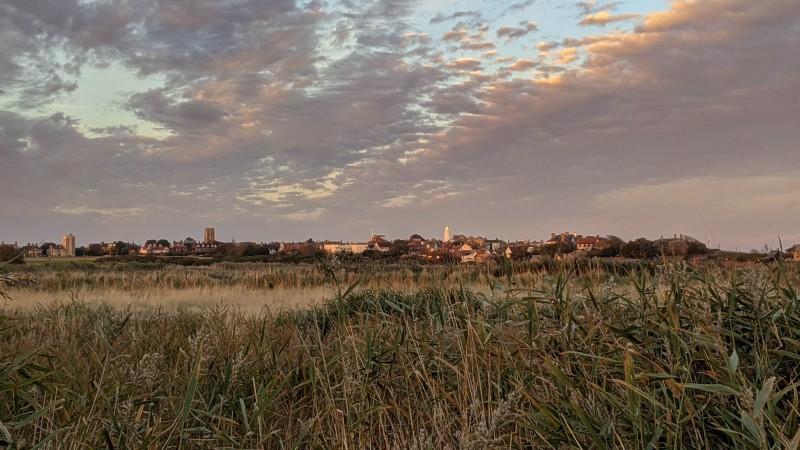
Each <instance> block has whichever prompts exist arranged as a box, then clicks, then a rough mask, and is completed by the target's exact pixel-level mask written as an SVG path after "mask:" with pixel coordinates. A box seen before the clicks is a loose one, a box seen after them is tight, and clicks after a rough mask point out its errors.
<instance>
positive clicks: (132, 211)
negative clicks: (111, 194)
mask: <svg viewBox="0 0 800 450" xmlns="http://www.w3.org/2000/svg"><path fill="white" fill-rule="evenodd" d="M144 210H145V209H144V208H107V209H101V208H94V207H91V206H62V205H58V206H56V207H55V208H53V212H57V213H60V214H70V215H73V216H83V215H91V214H99V215H101V216H107V217H113V218H126V217H131V216H136V215H139V214H141V213H142V212H144Z"/></svg>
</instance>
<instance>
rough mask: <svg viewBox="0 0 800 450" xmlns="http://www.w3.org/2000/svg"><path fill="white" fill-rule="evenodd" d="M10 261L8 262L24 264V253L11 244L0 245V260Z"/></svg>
mask: <svg viewBox="0 0 800 450" xmlns="http://www.w3.org/2000/svg"><path fill="white" fill-rule="evenodd" d="M5 261H10V264H25V254H24V253H23V252H22V250H18V249H16V248H14V246H13V245H0V262H5Z"/></svg>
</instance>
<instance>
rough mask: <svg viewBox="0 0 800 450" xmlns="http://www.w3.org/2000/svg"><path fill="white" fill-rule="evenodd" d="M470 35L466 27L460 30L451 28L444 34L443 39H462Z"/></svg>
mask: <svg viewBox="0 0 800 450" xmlns="http://www.w3.org/2000/svg"><path fill="white" fill-rule="evenodd" d="M468 35H469V30H466V29H463V28H461V29H458V30H450V31H448V32H447V33H445V34H444V35H442V40H443V41H456V42H457V41H460V40H462V39H464V38H465V37H467V36H468Z"/></svg>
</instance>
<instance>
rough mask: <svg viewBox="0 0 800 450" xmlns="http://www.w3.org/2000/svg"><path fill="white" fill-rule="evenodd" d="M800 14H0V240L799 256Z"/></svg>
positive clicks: (156, 10) (740, 8)
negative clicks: (474, 241) (697, 246)
mask: <svg viewBox="0 0 800 450" xmlns="http://www.w3.org/2000/svg"><path fill="white" fill-rule="evenodd" d="M798 48H800V2H798V1H796V0H771V1H768V2H753V1H752V0H702V1H690V0H673V1H667V0H637V1H619V2H607V1H602V0H588V1H582V2H578V1H567V0H562V1H556V0H526V1H520V0H510V1H505V0H482V1H473V0H468V1H464V0H461V1H449V0H430V1H413V0H339V1H330V2H323V1H318V0H302V1H293V0H226V1H219V0H0V239H1V240H4V241H6V242H13V241H18V242H20V243H27V242H42V241H58V240H59V239H60V236H61V235H63V234H66V233H73V234H75V235H76V237H77V243H78V245H87V244H89V243H90V242H100V241H105V242H108V241H116V240H124V241H134V242H137V243H141V242H143V241H144V240H146V239H160V238H166V239H170V240H179V239H184V238H186V237H194V238H195V239H197V238H200V237H202V231H203V228H204V227H215V228H216V230H217V239H220V240H225V241H228V240H232V239H235V240H236V241H239V242H241V241H254V242H262V241H266V242H269V241H299V240H305V239H307V238H309V237H311V238H313V239H315V240H324V239H329V240H340V239H341V240H354V241H355V240H366V239H368V238H369V236H370V227H374V230H375V232H376V233H379V234H384V235H386V236H387V237H388V238H390V239H397V238H407V237H408V236H410V235H411V234H414V233H418V234H421V235H422V236H423V237H426V238H432V237H439V238H440V237H441V236H442V232H443V229H444V227H445V226H446V225H449V226H450V228H451V229H452V231H453V233H455V234H465V235H481V236H485V237H488V238H501V239H506V240H518V239H531V240H540V239H546V238H548V237H549V235H550V233H551V232H560V231H573V232H577V233H580V234H584V235H595V234H597V235H601V236H602V235H607V234H614V235H617V236H620V237H621V238H623V239H625V240H632V239H636V238H638V237H647V238H649V239H656V238H658V237H660V236H662V235H664V236H671V235H673V234H676V233H683V234H688V235H691V236H694V237H696V238H698V239H700V240H701V241H703V242H706V241H707V240H708V239H709V234H710V242H711V246H712V247H714V248H717V247H721V248H724V249H731V250H733V249H739V250H743V251H749V250H751V249H763V248H764V247H765V246H768V247H772V248H777V247H778V246H779V245H780V244H779V239H780V243H782V244H783V245H784V247H788V246H790V245H792V244H795V243H800V148H798V145H799V143H800V77H798V74H800V51H798V50H797V49H798Z"/></svg>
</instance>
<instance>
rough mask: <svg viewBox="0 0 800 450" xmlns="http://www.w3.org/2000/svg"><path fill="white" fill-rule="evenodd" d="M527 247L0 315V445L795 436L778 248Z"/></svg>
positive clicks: (577, 442) (786, 439)
mask: <svg viewBox="0 0 800 450" xmlns="http://www.w3.org/2000/svg"><path fill="white" fill-rule="evenodd" d="M529 264H530V265H527V266H526V265H515V264H512V263H511V261H509V260H504V261H503V263H502V264H500V265H499V266H497V267H495V268H492V269H488V270H487V269H486V268H474V272H472V271H465V272H458V271H452V272H450V275H449V276H450V277H451V280H452V282H446V281H444V280H443V279H442V280H441V281H440V282H439V284H438V285H437V284H436V282H435V281H431V282H426V281H425V277H427V276H432V277H440V276H441V275H442V273H447V271H446V269H447V268H444V269H445V271H444V272H441V273H440V272H435V271H434V270H438V269H439V267H438V266H437V268H431V267H426V268H423V267H418V271H416V272H415V270H417V269H411V268H408V269H407V270H408V272H403V270H406V269H403V268H402V267H393V268H391V269H385V271H384V272H381V271H380V270H378V269H376V268H371V269H364V268H362V269H361V270H362V273H357V274H355V275H352V274H351V273H350V270H351V269H352V270H357V268H356V267H346V268H342V267H338V266H333V265H321V266H311V267H304V268H303V270H305V271H306V272H303V273H300V274H298V277H299V278H298V280H300V279H321V280H322V281H321V282H324V283H329V284H333V285H335V286H339V289H338V290H337V293H336V294H335V295H334V296H333V297H332V298H331V299H330V300H328V301H327V302H325V303H323V304H320V305H317V306H315V307H312V308H308V309H303V310H289V311H282V312H263V313H261V314H259V315H253V314H243V313H242V312H240V311H237V310H235V309H233V308H230V307H228V306H226V305H217V306H215V307H210V308H206V309H204V310H203V311H201V312H198V313H191V312H188V311H177V312H174V313H165V312H163V311H149V312H148V311H132V310H130V309H118V308H111V307H109V306H107V305H103V304H88V303H86V302H83V301H80V300H71V301H61V302H55V303H52V304H49V305H46V306H41V307H39V308H38V309H36V310H35V311H33V312H30V313H26V314H19V315H17V316H16V317H14V318H13V319H5V320H4V321H3V322H0V355H1V356H0V446H6V447H8V448H15V449H16V448H32V447H33V446H37V447H38V448H51V447H52V448H56V447H57V448H78V447H80V448H86V447H89V448H109V449H110V448H114V449H120V448H211V447H223V448H289V447H291V448H306V447H312V448H374V447H380V448H641V449H645V448H713V447H719V448H748V449H749V448H754V449H761V448H794V449H796V448H798V446H799V444H800V423H799V422H798V411H797V408H796V405H797V404H798V403H800V398H798V397H799V396H800V390H798V386H800V365H799V363H798V361H800V305H799V304H798V295H797V289H798V286H800V273H799V272H798V267H797V266H788V265H784V264H783V263H780V262H779V263H777V264H773V265H771V266H767V265H765V264H761V265H749V266H743V267H737V266H732V265H731V266H717V265H711V264H709V265H705V266H701V267H698V268H693V267H691V266H688V265H686V264H685V263H676V264H668V263H663V264H656V263H654V264H652V265H649V266H635V265H630V266H624V267H621V268H620V267H617V268H616V269H614V268H612V267H610V266H609V267H599V266H592V265H590V264H588V263H587V264H583V265H581V264H563V265H562V264H555V263H552V262H551V263H547V264H552V265H550V266H548V265H533V263H529ZM236 267H237V266H236V265H231V266H222V267H220V266H215V267H211V268H206V269H203V270H210V271H214V270H219V271H223V272H220V273H226V272H224V271H225V270H228V271H231V272H227V274H228V275H231V274H232V273H235V271H236V270H237V269H236ZM120 269H121V268H120ZM173 269H180V270H189V272H187V274H190V273H192V272H191V270H196V269H197V268H183V267H173V268H163V267H162V268H160V269H158V268H142V269H141V271H142V272H141V273H142V274H143V276H147V275H149V274H151V273H159V274H160V275H161V276H164V277H165V278H168V279H170V278H169V276H168V275H166V273H167V272H168V271H170V270H173ZM257 269H258V270H254V272H253V273H249V272H248V271H246V270H243V271H242V273H240V274H239V275H238V278H236V280H237V281H236V282H245V281H244V280H247V279H249V278H247V277H254V278H252V279H251V280H252V281H251V282H253V283H256V284H261V283H264V282H266V280H267V279H269V277H268V276H267V275H265V276H264V278H263V280H264V281H259V279H258V278H257V277H256V274H257V273H258V272H260V271H267V268H266V267H258V268H257ZM283 269H285V268H281V270H283ZM618 269H619V270H618ZM75 270H77V271H84V273H83V276H87V277H90V276H93V275H92V273H95V272H92V271H97V272H102V273H104V274H106V275H107V274H109V273H112V272H113V271H112V270H108V269H105V268H104V269H99V268H97V267H96V266H92V268H78V269H75ZM197 270H200V269H197ZM276 270H278V269H277V268H276ZM429 270H430V272H428V271H429ZM120 272H123V273H128V274H132V273H138V272H134V271H130V270H129V269H126V270H125V271H122V270H120ZM620 272H622V273H624V275H622V276H621V275H619V273H620ZM286 273H289V272H286ZM392 273H395V274H397V276H398V277H406V276H409V277H410V279H409V280H410V281H409V283H413V282H415V281H414V276H415V274H416V276H417V277H418V278H417V279H416V283H418V288H417V289H414V290H411V291H408V290H404V289H401V288H400V287H399V286H402V285H403V282H400V281H399V279H392ZM404 273H405V275H403V274H404ZM473 273H475V274H477V276H479V277H480V278H479V279H477V280H473V279H472V278H471V277H472V276H473ZM41 275H46V273H45V272H44V271H43V272H41V273H38V274H37V276H41ZM273 275H274V274H273ZM186 276H189V275H186ZM381 276H384V277H385V280H384V281H383V282H381V283H374V282H371V281H370V278H372V277H381ZM459 278H460V282H459ZM44 279H45V281H44V282H45V284H47V283H50V281H47V277H46V276H45V277H44ZM402 279H405V278H402ZM171 280H172V281H174V279H171ZM359 280H363V281H359ZM478 282H480V283H482V285H483V287H484V288H485V289H483V291H484V292H485V293H479V292H478V291H477V290H476V288H477V286H478V285H477V283H478ZM52 288H53V289H55V288H56V287H55V286H53V287H52ZM176 288H179V286H176Z"/></svg>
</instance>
